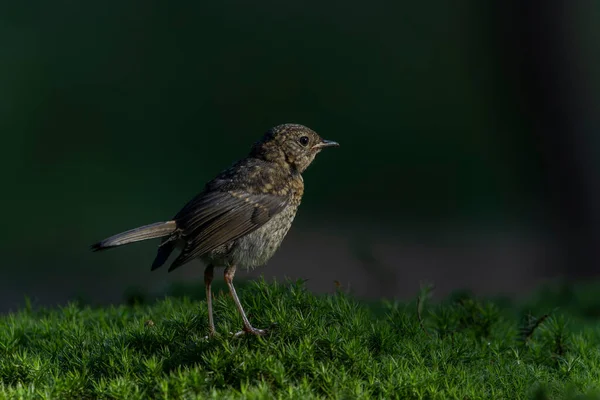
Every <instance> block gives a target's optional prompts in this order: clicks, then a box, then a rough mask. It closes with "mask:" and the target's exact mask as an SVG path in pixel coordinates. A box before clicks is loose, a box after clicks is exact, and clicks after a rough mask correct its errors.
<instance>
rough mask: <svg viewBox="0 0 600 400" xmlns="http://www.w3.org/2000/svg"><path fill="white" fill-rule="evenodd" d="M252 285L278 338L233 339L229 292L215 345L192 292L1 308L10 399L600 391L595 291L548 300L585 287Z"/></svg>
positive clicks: (235, 324)
mask: <svg viewBox="0 0 600 400" xmlns="http://www.w3.org/2000/svg"><path fill="white" fill-rule="evenodd" d="M240 286H241V287H242V288H243V289H242V290H240V292H241V294H242V299H243V302H244V304H245V305H246V308H247V311H248V313H249V315H250V318H251V320H252V322H253V324H254V325H255V326H257V327H261V328H264V327H271V332H270V334H269V335H267V336H265V337H241V338H233V337H232V336H231V335H230V333H229V332H234V331H237V330H239V328H240V327H241V320H240V318H239V315H238V314H237V312H236V309H235V307H234V305H233V302H232V301H231V299H230V298H229V296H227V295H226V294H225V292H223V291H220V292H218V294H217V296H216V299H215V315H216V322H217V330H218V332H219V335H218V336H217V337H216V338H212V339H205V334H206V332H207V315H206V310H205V303H204V301H202V300H191V299H190V297H185V296H183V294H184V293H185V291H186V290H185V288H184V287H178V288H177V290H175V292H177V293H178V294H179V295H180V297H166V298H163V299H159V300H153V301H151V302H149V303H148V302H147V296H143V295H140V294H139V293H135V299H136V301H134V302H129V304H128V305H122V306H113V307H105V308H91V307H87V306H82V305H81V304H75V303H73V304H70V305H68V306H66V307H64V308H60V309H39V310H35V309H33V308H32V307H31V306H28V307H26V308H25V309H24V310H22V311H20V312H18V313H15V314H9V315H6V316H2V317H0V398H56V399H69V398H73V399H80V398H117V399H138V398H139V399H142V398H219V399H222V398H250V399H252V398H257V399H258V398H286V399H287V398H290V399H311V398H343V399H347V398H365V399H366V398H369V399H370V398H386V399H390V398H415V399H416V398H439V399H447V398H460V399H478V398H506V399H519V398H536V399H546V398H565V397H567V398H576V397H577V396H583V395H586V396H589V398H598V396H599V395H600V347H599V345H600V324H599V323H598V321H597V320H596V319H595V318H591V317H590V316H589V312H590V311H589V310H591V309H594V307H593V305H592V304H591V303H592V302H593V301H592V300H589V299H588V298H587V297H585V296H584V297H585V299H588V300H586V301H587V303H585V306H584V307H583V308H582V310H583V311H581V312H580V313H575V312H573V313H571V312H569V311H564V310H563V311H561V308H558V309H556V307H557V306H558V304H552V302H548V301H547V299H548V298H553V299H557V300H561V301H563V303H565V304H568V307H567V308H566V310H575V309H576V307H575V304H574V303H573V301H571V300H572V296H574V294H573V293H579V291H574V292H570V293H571V294H566V295H565V294H564V293H563V295H559V294H560V293H562V292H560V290H559V291H557V290H555V289H552V288H550V289H545V291H542V292H541V293H544V296H543V299H544V301H541V300H540V299H539V298H534V299H533V300H532V301H531V302H529V303H528V304H527V305H525V306H516V305H514V304H512V303H510V302H507V301H482V300H478V299H476V298H474V297H473V296H471V295H468V294H464V293H463V294H461V295H455V296H451V297H450V298H449V299H447V300H446V301H443V302H441V303H439V304H430V302H429V299H428V295H429V291H427V290H424V291H423V293H422V294H421V296H420V300H419V301H417V300H415V301H413V302H408V303H399V302H389V301H388V302H377V303H368V304H367V303H363V302H359V301H357V300H356V299H354V298H352V297H351V296H350V295H348V294H345V293H342V292H339V293H337V294H335V295H332V296H315V295H313V294H311V293H310V292H308V291H307V290H305V288H304V286H303V284H302V283H300V282H298V283H292V284H277V283H274V284H268V283H265V282H264V281H257V282H253V283H250V284H248V285H245V286H244V285H240ZM561 290H562V289H561ZM582 291H583V292H585V290H584V289H583V290H582ZM196 292H197V290H196ZM590 293H591V292H590ZM552 294H553V295H554V296H552ZM561 296H563V297H561ZM564 296H567V297H564ZM569 296H571V297H569ZM569 301H571V302H569ZM588 303H589V304H588ZM545 309H549V311H548V312H545V311H544V310H545ZM546 314H548V315H547V316H546ZM594 396H596V397H594ZM579 398H584V397H579ZM586 398H588V397H586Z"/></svg>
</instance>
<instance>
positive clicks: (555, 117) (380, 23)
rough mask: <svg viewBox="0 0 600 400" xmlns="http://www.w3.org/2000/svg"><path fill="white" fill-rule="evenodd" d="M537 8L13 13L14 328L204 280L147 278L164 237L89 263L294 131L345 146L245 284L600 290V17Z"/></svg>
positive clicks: (0, 68) (10, 195)
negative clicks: (26, 308) (268, 140)
mask: <svg viewBox="0 0 600 400" xmlns="http://www.w3.org/2000/svg"><path fill="white" fill-rule="evenodd" d="M535 3H536V2H533V1H525V0H510V1H503V2H500V1H498V2H481V1H467V2H461V3H460V4H457V3H452V4H450V2H446V1H440V0H438V1H433V2H426V3H418V2H397V1H395V2H394V1H373V2H369V3H368V4H367V3H365V2H360V1H330V2H317V1H313V2H310V1H309V2H306V1H305V2H284V3H282V2H276V1H263V2H246V1H234V0H226V1H220V2H197V1H180V2H166V1H153V0H144V1H140V0H119V1H114V0H113V1H105V2H95V3H93V2H72V1H55V2H43V1H26V2H4V3H3V4H2V5H1V6H0V31H1V32H2V34H1V35H0V43H1V45H0V54H1V60H2V62H1V63H0V113H1V114H0V115H1V118H0V132H2V133H1V134H2V146H1V149H2V157H0V163H1V169H0V171H1V174H2V177H1V178H2V187H3V190H2V196H0V202H1V203H0V207H1V208H0V209H1V210H2V214H3V215H2V220H3V221H2V229H1V233H0V235H1V237H0V239H1V240H0V246H1V247H0V250H1V254H2V265H1V267H0V311H6V310H9V309H15V308H16V307H18V306H19V305H21V304H23V302H24V296H26V295H27V296H30V297H31V298H32V299H33V300H34V302H35V303H36V304H44V305H54V304H61V303H63V302H65V301H67V300H68V299H70V298H73V297H77V296H79V297H85V298H87V299H89V300H90V301H91V302H96V303H104V302H115V301H120V300H121V299H122V296H123V293H124V291H125V290H126V289H127V288H130V287H132V286H135V287H139V288H141V290H142V289H143V290H150V291H160V290H163V289H164V288H165V287H166V286H167V285H168V284H169V283H171V282H177V281H188V282H194V281H198V282H201V279H202V274H203V267H202V266H201V264H200V263H199V262H194V263H192V264H190V265H187V266H186V267H185V268H181V269H178V270H177V271H175V272H173V273H170V274H167V271H166V269H159V270H157V271H154V272H153V273H150V264H151V262H152V260H153V259H154V255H155V249H156V246H157V241H152V242H144V243H138V244H134V245H130V246H127V247H124V248H120V249H115V250H112V251H109V252H104V253H92V252H90V251H89V245H90V244H92V243H93V242H95V241H97V240H100V239H103V238H104V237H107V236H109V235H112V234H114V233H118V232H120V231H123V230H126V229H130V228H133V227H136V226H139V225H143V224H147V223H151V222H155V221H160V220H166V219H169V218H171V217H172V216H173V215H174V214H175V213H176V212H177V211H178V210H179V209H180V207H182V206H183V205H184V204H185V203H186V202H187V201H188V200H189V199H190V198H191V197H193V196H194V195H195V194H196V193H197V192H199V191H200V190H201V189H202V187H203V185H204V183H205V182H206V181H207V180H209V179H211V178H212V177H213V176H214V175H215V174H216V173H218V172H219V171H220V170H222V169H224V168H226V167H228V166H229V165H230V164H231V163H232V162H233V161H235V160H237V159H239V158H242V157H244V156H245V155H246V154H247V152H248V151H249V148H250V146H251V145H252V143H253V142H254V141H256V140H258V139H259V138H260V137H261V135H262V134H263V132H264V131H266V130H267V129H268V128H270V127H272V126H274V125H277V124H280V123H285V122H295V123H301V124H305V125H307V126H309V127H311V128H313V129H314V130H316V131H317V132H319V133H320V134H321V135H322V136H323V137H324V138H327V139H331V140H336V141H338V142H340V143H341V147H340V148H338V149H333V150H329V151H324V152H323V153H321V155H320V156H319V157H318V159H317V161H316V162H315V163H314V164H313V165H312V166H311V167H310V168H309V170H308V171H307V172H306V173H305V176H304V179H305V183H306V192H305V198H304V201H303V204H302V206H301V208H300V211H299V213H298V215H297V217H296V221H295V224H294V226H293V228H292V230H291V232H290V233H289V235H288V237H287V238H286V240H285V241H284V243H283V245H282V247H281V249H280V251H279V252H278V253H277V255H276V256H275V257H274V258H273V259H272V260H271V261H270V262H269V264H268V265H267V266H266V267H264V268H260V269H257V270H255V271H253V272H251V273H245V272H240V273H239V274H238V276H239V278H238V279H240V280H241V279H243V278H253V277H256V276H259V275H261V274H263V275H264V276H265V278H267V279H272V278H273V277H277V278H278V279H283V278H284V277H289V278H293V279H297V278H301V279H307V280H308V281H307V285H308V287H309V288H310V289H312V290H314V291H316V292H331V291H333V290H335V284H334V281H338V282H339V283H340V284H341V285H342V286H343V287H344V288H347V289H349V290H350V291H352V292H353V293H355V294H356V295H357V296H360V297H364V298H379V297H382V296H383V297H389V298H408V297H413V296H415V294H416V293H417V292H418V289H419V284H420V282H423V281H426V282H433V283H434V284H435V285H436V288H437V291H438V292H439V293H441V294H444V293H448V292H450V291H452V290H455V289H460V288H467V289H470V290H472V291H474V292H476V293H482V294H507V295H510V296H518V295H520V294H523V293H526V292H527V291H529V290H530V289H532V288H534V287H536V286H537V285H539V284H540V283H541V282H543V281H545V280H548V279H557V278H568V279H574V280H577V279H592V278H594V277H596V276H597V275H599V274H600V269H599V268H598V256H599V251H598V246H597V245H598V243H597V242H598V240H597V238H598V233H599V230H600V224H599V223H600V219H599V213H600V208H599V205H600V201H599V200H600V186H599V185H600V179H599V178H600V177H599V171H600V165H599V162H600V158H599V157H598V154H597V152H598V149H600V146H599V143H598V142H599V141H600V137H599V136H598V134H597V132H598V129H599V128H600V122H599V120H598V114H597V112H596V111H597V110H598V105H599V104H598V103H599V101H600V90H599V89H600V69H599V68H598V65H600V64H599V62H600V52H599V43H600V25H598V23H597V21H598V20H599V18H600V3H598V2H570V3H568V4H565V3H564V2H558V1H548V2H546V3H544V4H545V5H544V7H543V8H542V7H539V6H537V5H536V4H535ZM242 297H243V295H242Z"/></svg>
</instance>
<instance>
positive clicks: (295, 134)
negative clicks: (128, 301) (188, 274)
mask: <svg viewBox="0 0 600 400" xmlns="http://www.w3.org/2000/svg"><path fill="white" fill-rule="evenodd" d="M334 146H339V145H338V143H336V142H333V141H329V140H324V139H322V138H321V137H320V136H319V135H318V134H317V133H316V132H314V131H313V130H312V129H309V128H307V127H305V126H303V125H297V124H284V125H279V126H276V127H274V128H271V129H270V130H268V131H267V132H266V133H265V135H264V136H263V138H262V140H260V141H259V142H256V143H255V144H254V145H253V146H252V149H251V151H250V154H249V155H248V156H247V157H246V158H244V159H242V160H240V161H238V162H236V163H235V164H233V165H232V166H231V167H230V168H229V169H226V170H225V171H223V172H221V173H220V174H219V175H217V177H216V178H214V179H213V180H211V181H210V182H208V183H207V184H206V186H205V187H204V190H203V191H202V192H201V193H199V194H198V195H197V196H196V197H194V198H193V199H192V200H191V201H189V202H188V203H187V204H186V205H185V206H184V207H183V208H182V209H181V211H179V212H178V213H177V215H175V217H173V219H172V220H170V221H166V222H157V223H154V224H150V225H145V226H141V227H139V228H135V229H132V230H130V231H127V232H123V233H119V234H117V235H114V236H111V237H109V238H107V239H104V240H102V241H101V242H98V243H96V244H94V245H92V249H93V250H94V251H99V250H105V249H109V248H113V247H118V246H122V245H124V244H128V243H133V242H138V241H141V240H147V239H155V238H163V239H162V241H161V243H160V245H159V248H158V252H157V255H156V258H155V259H154V262H153V264H152V270H155V269H157V268H159V267H161V266H162V265H164V264H165V262H166V261H167V259H168V258H169V256H170V255H171V253H172V252H173V251H174V250H175V249H181V252H180V253H179V255H178V256H177V258H176V259H175V260H174V261H173V263H172V264H171V266H170V267H169V272H170V271H173V270H174V269H176V268H178V267H180V266H182V265H184V264H186V263H188V262H190V261H192V260H194V259H200V260H201V261H202V262H203V263H204V264H205V266H206V267H205V270H204V283H205V286H206V302H207V304H208V323H209V334H210V335H211V336H212V335H214V334H215V324H214V319H213V311H212V296H211V282H212V280H213V274H214V268H215V267H224V268H225V272H224V277H225V282H226V283H227V286H228V287H229V290H230V292H231V296H232V297H233V301H234V302H235V305H236V307H237V309H238V311H239V312H240V314H241V316H242V320H243V324H244V326H243V329H242V331H240V332H238V333H237V334H236V335H241V334H244V333H249V334H254V335H263V334H265V333H266V330H265V329H257V328H254V327H253V326H252V325H251V324H250V322H249V321H248V318H247V317H246V313H245V312H244V309H243V307H242V304H241V303H240V300H239V298H238V296H237V293H236V291H235V288H234V286H233V277H234V275H235V271H236V268H237V267H245V268H248V269H253V268H256V267H258V266H262V265H264V264H265V263H266V262H267V261H268V260H269V259H270V258H271V257H272V256H273V254H274V253H275V251H276V250H277V249H278V248H279V246H280V245H281V242H282V241H283V239H284V237H285V235H286V234H287V232H288V230H289V229H290V226H291V225H292V222H293V220H294V217H295V216H296V211H297V209H298V206H299V205H300V201H301V200H302V195H303V193H304V180H303V179H302V173H303V172H304V171H305V170H306V168H308V166H309V165H310V164H311V163H312V162H313V160H314V158H315V156H316V155H317V154H318V153H319V152H320V151H321V150H322V149H324V148H326V147H334Z"/></svg>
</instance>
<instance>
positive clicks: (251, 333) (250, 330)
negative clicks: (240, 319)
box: [233, 327, 268, 338]
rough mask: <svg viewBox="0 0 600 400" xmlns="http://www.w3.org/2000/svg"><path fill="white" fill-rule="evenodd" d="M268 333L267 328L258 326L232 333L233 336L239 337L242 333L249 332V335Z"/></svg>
mask: <svg viewBox="0 0 600 400" xmlns="http://www.w3.org/2000/svg"><path fill="white" fill-rule="evenodd" d="M267 333H268V330H266V329H258V328H252V327H250V328H244V329H243V330H241V331H239V332H237V333H236V334H234V335H233V337H236V338H237V337H240V336H242V335H246V334H250V335H255V336H264V335H266V334H267Z"/></svg>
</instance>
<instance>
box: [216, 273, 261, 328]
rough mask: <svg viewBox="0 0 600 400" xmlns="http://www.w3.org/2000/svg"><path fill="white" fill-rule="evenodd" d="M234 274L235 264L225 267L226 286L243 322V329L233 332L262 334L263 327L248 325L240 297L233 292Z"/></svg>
mask: <svg viewBox="0 0 600 400" xmlns="http://www.w3.org/2000/svg"><path fill="white" fill-rule="evenodd" d="M234 275H235V265H231V266H229V267H226V268H225V282H227V286H229V291H230V292H231V297H233V302H234V303H235V306H236V307H237V309H238V311H239V312H240V314H241V315H242V321H243V322H244V329H243V330H242V331H240V332H238V333H236V334H235V336H240V335H243V334H244V333H251V334H253V335H264V334H266V333H267V331H266V330H264V329H257V328H254V327H253V326H252V325H250V321H248V317H246V313H245V312H244V308H243V307H242V303H240V299H239V298H238V295H237V293H236V292H235V288H234V287H233V277H234Z"/></svg>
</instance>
